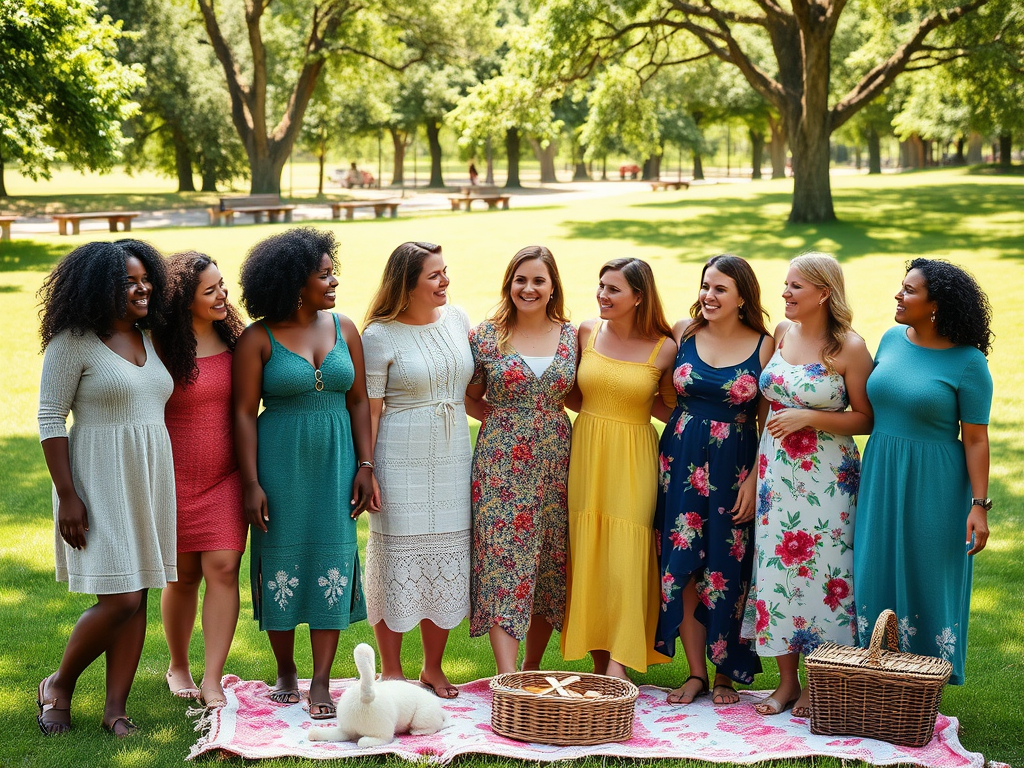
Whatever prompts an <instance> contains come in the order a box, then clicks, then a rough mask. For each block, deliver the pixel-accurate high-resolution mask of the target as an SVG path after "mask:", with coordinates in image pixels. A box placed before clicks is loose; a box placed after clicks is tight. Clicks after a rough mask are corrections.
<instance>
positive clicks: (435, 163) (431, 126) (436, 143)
mask: <svg viewBox="0 0 1024 768" xmlns="http://www.w3.org/2000/svg"><path fill="white" fill-rule="evenodd" d="M440 132H441V121H440V120H438V119H437V118H435V117H430V118H427V142H428V143H429V144H430V183H429V184H427V186H428V187H430V188H438V187H443V186H444V178H443V177H442V176H441V141H440V139H439V138H438V134H439V133H440Z"/></svg>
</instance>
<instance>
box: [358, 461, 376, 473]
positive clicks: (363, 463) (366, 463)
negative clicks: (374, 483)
mask: <svg viewBox="0 0 1024 768" xmlns="http://www.w3.org/2000/svg"><path fill="white" fill-rule="evenodd" d="M359 469H368V470H370V471H371V472H373V462H372V461H360V462H359Z"/></svg>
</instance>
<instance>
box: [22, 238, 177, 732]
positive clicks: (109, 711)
mask: <svg viewBox="0 0 1024 768" xmlns="http://www.w3.org/2000/svg"><path fill="white" fill-rule="evenodd" d="M165 283H166V280H165V277H164V266H163V261H162V259H161V257H160V254H159V253H158V252H157V251H156V250H155V249H154V248H153V247H152V246H150V245H148V244H146V243H142V242H139V241H138V240H119V241H117V242H114V243H88V244H86V245H83V246H80V247H79V248H76V249H75V250H74V251H72V252H71V253H70V254H68V256H66V257H65V258H64V260H63V261H61V262H60V263H59V264H58V265H57V266H56V268H55V269H54V270H53V272H52V273H51V274H50V276H49V277H48V278H47V279H46V282H45V283H44V284H43V287H42V290H41V291H40V296H41V298H42V302H43V318H42V338H43V345H44V347H45V350H46V353H45V357H44V359H43V374H42V381H41V383H40V388H39V389H40V391H39V437H40V440H41V441H42V445H43V455H44V456H45V458H46V466H47V468H48V469H49V470H50V476H51V477H52V478H53V485H54V490H53V508H54V509H53V512H54V520H55V522H56V529H57V530H56V537H55V547H56V552H55V554H56V563H57V580H58V581H66V582H67V583H68V589H70V590H71V591H72V592H84V593H88V594H95V595H96V604H95V605H93V606H92V607H91V608H89V609H88V610H87V611H85V613H83V614H82V616H81V617H80V618H79V619H78V622H77V623H76V624H75V627H74V629H73V630H72V631H71V636H70V638H69V639H68V643H67V647H66V648H65V649H64V655H63V657H62V659H61V662H60V666H59V667H58V668H57V671H56V672H54V673H53V674H52V675H50V676H49V677H46V678H43V680H42V682H40V683H39V690H38V699H37V702H36V703H37V707H38V714H37V717H36V720H37V722H38V724H39V728H40V730H42V732H43V733H44V734H45V735H47V736H50V735H54V734H59V733H65V732H67V731H68V730H69V729H70V727H71V698H72V696H73V694H74V691H75V684H76V683H77V682H78V678H79V676H80V675H81V674H82V672H84V671H85V669H86V667H88V666H89V665H90V664H91V663H92V662H93V661H95V660H96V659H97V658H98V657H100V656H102V655H104V654H106V657H107V675H106V682H107V692H106V703H105V706H104V710H103V718H102V720H101V724H102V726H103V728H104V729H106V730H107V731H110V732H111V733H113V734H114V735H116V736H118V737H124V736H130V735H131V734H132V733H134V732H135V731H136V726H135V724H134V723H133V722H132V721H131V720H130V719H129V718H128V716H127V712H126V710H125V707H126V703H127V700H128V692H129V690H130V689H131V685H132V681H133V680H134V678H135V671H136V669H137V668H138V665H139V659H140V658H141V657H142V644H143V641H144V639H145V636H146V594H147V590H149V589H161V588H163V587H165V586H166V585H167V582H168V581H174V580H175V579H176V578H177V575H176V566H175V563H176V549H175V505H176V501H175V494H174V468H173V462H172V458H171V442H170V439H169V438H168V436H167V429H166V428H165V427H164V404H165V403H166V402H167V399H168V398H169V397H170V395H171V392H172V390H173V388H174V382H173V381H172V380H171V376H170V374H169V373H167V369H166V368H164V365H163V363H161V362H160V359H159V358H158V357H157V356H156V353H155V352H154V351H153V345H152V343H151V342H150V339H149V336H148V335H146V333H145V332H144V331H143V329H144V328H146V327H147V324H148V323H149V322H150V321H152V320H153V319H154V318H155V317H159V316H160V312H161V309H162V294H163V290H164V286H165ZM69 413H74V425H73V426H72V427H71V430H70V432H69V431H68V430H67V426H66V420H67V417H68V414H69Z"/></svg>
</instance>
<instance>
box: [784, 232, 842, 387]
mask: <svg viewBox="0 0 1024 768" xmlns="http://www.w3.org/2000/svg"><path fill="white" fill-rule="evenodd" d="M789 265H790V266H791V267H795V268H796V270H797V271H798V272H799V273H800V274H801V275H803V277H804V279H805V280H807V281H808V282H809V283H811V284H812V285H813V286H815V287H816V288H827V289H828V291H829V294H828V297H827V298H826V299H825V302H826V303H825V310H826V314H827V316H828V320H827V325H826V332H827V334H828V335H827V337H826V340H825V346H824V347H823V348H822V350H821V358H822V362H823V363H824V364H825V369H826V370H827V371H828V372H829V373H835V372H836V356H837V355H838V354H839V353H840V352H842V351H843V345H844V344H845V343H846V335H847V334H848V333H850V332H851V331H852V330H853V311H852V310H851V309H850V305H849V304H848V303H847V301H846V281H845V280H844V279H843V269H842V267H840V266H839V262H838V261H836V257H835V256H833V255H832V254H830V253H819V252H817V251H811V252H809V253H803V254H800V255H799V256H797V257H796V258H795V259H793V260H792V261H791V262H789Z"/></svg>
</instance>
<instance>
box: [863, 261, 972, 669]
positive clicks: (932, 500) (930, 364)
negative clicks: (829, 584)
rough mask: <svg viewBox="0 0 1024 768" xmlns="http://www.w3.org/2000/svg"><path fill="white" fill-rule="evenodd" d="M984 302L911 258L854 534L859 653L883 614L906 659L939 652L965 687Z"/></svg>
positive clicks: (877, 383) (882, 352)
mask: <svg viewBox="0 0 1024 768" xmlns="http://www.w3.org/2000/svg"><path fill="white" fill-rule="evenodd" d="M991 314H992V313H991V310H990V308H989V303H988V299H987V298H986V296H985V294H984V293H983V292H982V290H981V288H980V287H979V286H978V284H977V283H976V282H975V280H974V278H973V277H971V276H970V275H969V274H968V273H967V272H965V271H964V270H962V269H960V268H959V267H957V266H955V265H953V264H949V263H947V262H944V261H933V260H929V259H915V260H914V261H912V262H910V264H909V267H908V270H907V276H906V277H905V278H904V280H903V285H902V286H901V288H900V290H899V293H897V294H896V322H897V323H899V324H900V325H898V326H896V327H895V328H890V329H889V330H888V331H887V332H886V333H885V335H884V336H883V337H882V341H881V343H880V344H879V346H878V352H877V354H876V355H875V368H874V371H873V372H872V373H871V376H870V378H869V379H868V386H867V389H868V398H869V399H870V400H871V405H872V407H873V408H874V412H875V428H874V431H873V432H872V433H871V438H870V439H869V440H868V443H867V446H866V448H865V449H864V462H863V469H862V475H861V486H860V502H859V508H858V511H857V528H856V533H855V538H854V569H853V573H854V597H855V599H856V601H857V628H858V632H859V639H860V643H861V645H864V646H866V645H867V643H868V641H869V640H870V637H871V629H872V627H873V626H874V623H875V620H876V619H877V618H878V615H879V614H880V613H881V612H882V611H883V610H885V609H886V608H889V609H892V610H893V611H895V612H896V616H897V618H898V620H899V635H900V647H901V649H902V650H904V651H910V652H911V653H917V654H923V655H927V656H939V657H941V658H943V659H946V660H948V661H949V662H950V663H952V665H953V674H952V677H951V678H950V682H951V683H952V684H953V685H961V684H962V683H963V682H964V660H965V658H966V655H967V619H968V614H969V611H970V598H971V575H972V570H973V557H972V556H973V555H975V554H976V553H978V552H980V551H981V550H982V549H984V547H985V544H986V542H987V541H988V510H989V509H990V508H991V506H992V502H991V500H990V499H988V498H987V495H988V465H989V449H988V426H987V425H988V419H989V410H990V407H991V403H992V377H991V376H990V375H989V371H988V363H987V361H986V359H985V358H986V355H987V354H988V352H989V350H990V348H991V340H992V333H991V331H990V330H989V323H990V320H991Z"/></svg>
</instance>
